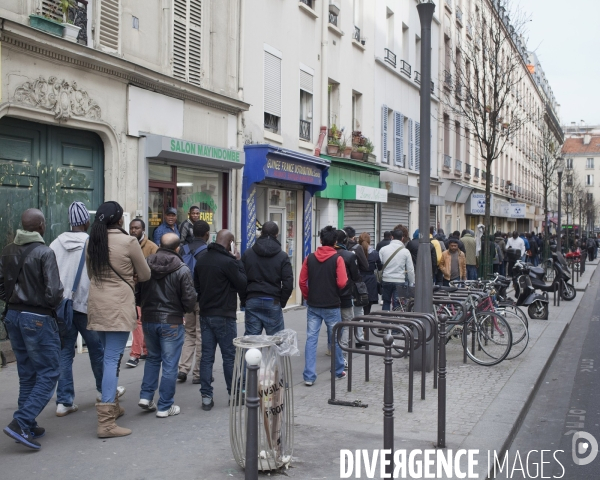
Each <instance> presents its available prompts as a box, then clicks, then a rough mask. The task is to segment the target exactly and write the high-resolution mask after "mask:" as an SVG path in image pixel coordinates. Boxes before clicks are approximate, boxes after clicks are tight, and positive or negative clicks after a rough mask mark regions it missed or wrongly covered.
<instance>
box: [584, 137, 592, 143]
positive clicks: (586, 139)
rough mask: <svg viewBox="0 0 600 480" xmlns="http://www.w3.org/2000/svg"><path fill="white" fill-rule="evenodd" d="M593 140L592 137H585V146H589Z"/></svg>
mask: <svg viewBox="0 0 600 480" xmlns="http://www.w3.org/2000/svg"><path fill="white" fill-rule="evenodd" d="M591 140H592V136H591V135H584V136H583V144H584V145H589V144H590V141H591Z"/></svg>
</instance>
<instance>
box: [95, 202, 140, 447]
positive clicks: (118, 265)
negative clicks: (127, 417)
mask: <svg viewBox="0 0 600 480" xmlns="http://www.w3.org/2000/svg"><path fill="white" fill-rule="evenodd" d="M122 225H123V209H122V208H121V206H120V205H119V204H118V203H117V202H105V203H103V204H102V205H100V207H99V208H98V210H97V211H96V219H95V221H94V223H93V224H92V228H91V231H90V239H89V243H88V249H87V259H86V260H87V261H86V268H87V272H88V276H89V277H90V292H89V297H88V329H89V330H95V331H97V332H98V335H99V337H100V341H101V342H102V345H103V346H104V374H103V376H102V402H100V403H97V404H96V411H97V413H98V437H100V438H107V437H121V436H124V435H129V434H130V433H131V430H129V429H127V428H121V427H118V426H117V424H116V423H115V420H116V419H117V417H119V416H121V415H122V414H123V410H122V409H121V408H120V407H119V403H118V397H117V395H116V392H117V382H118V377H119V367H120V363H121V358H122V357H123V352H124V351H125V345H126V343H127V339H128V338H129V333H130V332H132V331H133V330H135V328H136V325H137V310H136V308H135V295H134V288H135V282H136V281H140V282H145V281H146V280H148V279H150V268H149V267H148V264H147V263H146V260H145V258H144V255H143V254H142V249H141V248H140V245H139V243H138V241H137V239H136V238H135V237H131V236H129V234H128V233H127V232H126V231H125V230H123V228H121V227H122Z"/></svg>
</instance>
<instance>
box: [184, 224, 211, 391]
mask: <svg viewBox="0 0 600 480" xmlns="http://www.w3.org/2000/svg"><path fill="white" fill-rule="evenodd" d="M192 231H193V233H194V240H193V241H192V242H191V243H188V244H186V245H183V247H181V251H180V253H181V257H182V258H183V261H184V262H185V264H186V265H187V266H188V268H189V269H190V271H191V272H192V273H193V276H194V282H196V278H195V276H196V275H197V272H196V270H195V267H196V262H197V261H198V259H199V258H200V257H201V256H202V255H204V254H205V253H206V249H207V248H208V243H207V242H208V239H209V238H210V225H209V224H208V223H206V222H205V221H204V220H198V221H197V222H194V225H193V228H192ZM199 316H200V309H199V307H198V302H196V307H195V308H194V311H193V312H190V313H186V314H185V339H184V341H183V349H182V350H181V359H180V360H179V373H178V374H177V380H179V381H180V382H182V383H183V382H185V381H186V380H187V376H188V373H189V372H190V369H191V368H192V359H193V358H194V354H195V355H196V360H195V362H194V369H193V370H192V383H194V384H199V383H200V358H201V356H202V335H201V334H200V321H199Z"/></svg>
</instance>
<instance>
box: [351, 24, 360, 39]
mask: <svg viewBox="0 0 600 480" xmlns="http://www.w3.org/2000/svg"><path fill="white" fill-rule="evenodd" d="M352 38H353V39H354V40H356V41H357V42H358V43H360V28H358V27H357V26H356V25H354V34H353V35H352Z"/></svg>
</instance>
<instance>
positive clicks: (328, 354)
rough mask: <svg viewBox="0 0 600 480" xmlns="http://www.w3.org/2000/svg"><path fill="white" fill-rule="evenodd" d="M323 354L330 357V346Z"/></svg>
mask: <svg viewBox="0 0 600 480" xmlns="http://www.w3.org/2000/svg"><path fill="white" fill-rule="evenodd" d="M325 355H327V356H328V357H331V349H330V348H328V349H327V353H325Z"/></svg>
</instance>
